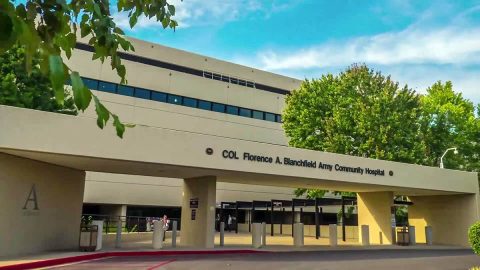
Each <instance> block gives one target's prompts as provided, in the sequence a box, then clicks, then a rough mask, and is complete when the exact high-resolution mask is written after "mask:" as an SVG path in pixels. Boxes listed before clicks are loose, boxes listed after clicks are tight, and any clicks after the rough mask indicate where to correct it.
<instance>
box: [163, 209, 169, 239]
mask: <svg viewBox="0 0 480 270" xmlns="http://www.w3.org/2000/svg"><path fill="white" fill-rule="evenodd" d="M169 226H170V220H169V219H168V217H167V215H163V218H162V230H163V241H165V235H166V234H167V231H168V227H169Z"/></svg>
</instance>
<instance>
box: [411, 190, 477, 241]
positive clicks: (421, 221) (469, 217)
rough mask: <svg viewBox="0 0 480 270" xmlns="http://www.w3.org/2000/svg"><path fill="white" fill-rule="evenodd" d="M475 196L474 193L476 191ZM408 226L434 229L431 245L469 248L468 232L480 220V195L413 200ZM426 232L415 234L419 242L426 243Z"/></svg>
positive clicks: (428, 197) (422, 197) (414, 198)
mask: <svg viewBox="0 0 480 270" xmlns="http://www.w3.org/2000/svg"><path fill="white" fill-rule="evenodd" d="M473 192H474V191H473ZM409 198H410V200H411V201H412V202H413V205H411V206H409V207H408V223H409V224H410V225H412V226H415V227H417V228H424V227H426V226H431V229H430V232H431V237H430V239H431V243H432V244H434V245H435V244H440V245H459V246H465V247H469V244H468V236H467V231H468V228H469V227H470V226H471V225H472V224H473V223H475V221H477V220H478V219H479V214H478V194H463V195H436V196H411V197H409ZM426 231H427V230H418V231H417V232H416V240H417V241H416V242H417V243H426V242H427V239H426Z"/></svg>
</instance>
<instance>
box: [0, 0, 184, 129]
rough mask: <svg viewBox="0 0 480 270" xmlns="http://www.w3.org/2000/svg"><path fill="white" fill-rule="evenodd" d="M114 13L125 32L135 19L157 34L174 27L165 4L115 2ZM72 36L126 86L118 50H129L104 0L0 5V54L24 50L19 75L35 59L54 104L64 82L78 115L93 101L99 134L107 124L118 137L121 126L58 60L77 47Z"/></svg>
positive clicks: (0, 0)
mask: <svg viewBox="0 0 480 270" xmlns="http://www.w3.org/2000/svg"><path fill="white" fill-rule="evenodd" d="M116 10H117V11H118V12H126V13H128V17H129V23H130V27H132V28H133V27H134V26H135V24H136V23H137V20H138V18H139V17H141V16H146V17H148V18H154V19H155V20H156V21H159V22H161V23H162V26H163V28H167V27H170V28H173V29H175V27H176V26H177V25H178V24H177V22H176V21H175V20H173V19H171V17H172V16H174V15H175V7H174V6H173V5H170V4H169V3H168V2H167V0H118V1H117V5H116ZM77 36H81V37H82V38H83V37H89V38H90V39H89V41H88V44H89V45H91V46H93V48H94V53H93V60H95V59H99V60H100V61H102V62H104V61H105V60H107V59H109V60H110V66H111V68H112V69H113V70H116V72H117V74H118V76H119V77H120V82H121V83H126V82H127V81H126V69H125V66H124V65H123V64H122V62H121V59H120V57H119V55H118V50H119V49H122V50H125V51H132V50H134V48H133V46H132V44H131V43H130V42H129V41H128V40H126V39H125V37H124V32H123V31H122V29H120V28H119V27H117V25H116V24H115V22H114V20H113V18H112V16H111V7H110V2H109V1H107V0H70V1H68V2H67V0H26V1H20V2H18V1H12V0H10V1H9V0H0V53H4V52H6V51H7V50H9V49H10V48H12V47H13V46H14V45H19V46H21V47H24V48H25V52H24V53H25V69H26V71H27V73H28V74H30V73H31V72H32V66H33V58H34V56H36V55H38V64H39V66H40V70H41V71H42V72H43V74H44V75H45V76H48V78H49V79H50V82H51V85H52V88H53V90H54V93H55V99H56V101H57V102H58V103H59V104H60V105H62V104H63V103H64V102H65V92H64V84H65V82H66V80H68V79H69V80H70V81H71V84H72V90H73V91H72V92H73V100H74V102H75V106H76V107H77V108H78V110H81V111H84V110H85V109H86V108H88V106H89V105H90V103H91V101H92V100H93V101H94V103H95V110H96V112H97V117H98V118H97V125H98V126H99V127H100V128H103V127H104V126H105V125H106V123H107V122H108V120H109V119H110V118H113V124H114V126H115V128H116V131H117V135H118V136H119V137H122V136H123V133H124V132H125V127H126V125H125V124H123V123H122V122H121V121H120V120H119V118H118V116H117V115H115V114H113V113H111V112H110V111H109V110H108V109H107V108H106V107H105V106H103V104H102V103H101V102H100V101H99V100H98V98H97V97H96V96H95V95H93V94H92V92H91V91H90V90H89V89H87V87H86V86H85V85H84V84H83V81H82V79H81V78H80V75H79V74H78V72H76V71H75V70H72V69H70V68H69V67H68V66H67V65H66V64H65V63H64V62H63V59H62V57H61V55H64V56H65V57H67V58H70V57H71V55H72V51H73V50H74V48H75V45H76V43H77Z"/></svg>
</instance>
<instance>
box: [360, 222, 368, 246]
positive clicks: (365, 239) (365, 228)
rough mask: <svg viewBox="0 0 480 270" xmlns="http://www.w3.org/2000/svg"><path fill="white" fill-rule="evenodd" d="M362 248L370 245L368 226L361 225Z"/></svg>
mask: <svg viewBox="0 0 480 270" xmlns="http://www.w3.org/2000/svg"><path fill="white" fill-rule="evenodd" d="M361 230H362V246H369V245H370V230H369V227H368V225H362V229H361Z"/></svg>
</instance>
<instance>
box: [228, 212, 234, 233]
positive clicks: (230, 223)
mask: <svg viewBox="0 0 480 270" xmlns="http://www.w3.org/2000/svg"><path fill="white" fill-rule="evenodd" d="M232 223H233V219H232V216H231V215H228V220H227V227H228V232H230V231H231V230H232Z"/></svg>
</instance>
